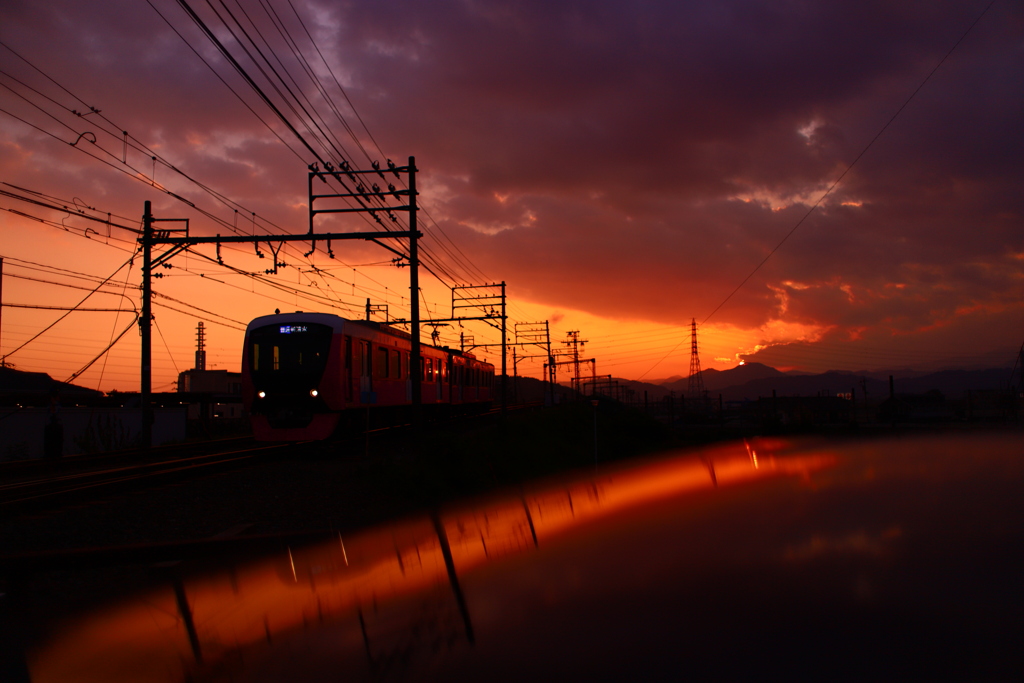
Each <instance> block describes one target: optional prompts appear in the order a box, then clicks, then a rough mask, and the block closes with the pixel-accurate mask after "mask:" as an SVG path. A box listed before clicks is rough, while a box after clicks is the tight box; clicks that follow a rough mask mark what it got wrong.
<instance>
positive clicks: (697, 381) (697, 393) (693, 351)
mask: <svg viewBox="0 0 1024 683" xmlns="http://www.w3.org/2000/svg"><path fill="white" fill-rule="evenodd" d="M686 394H687V398H689V399H690V400H691V401H693V402H694V405H697V404H698V403H699V402H700V401H703V400H704V378H703V377H702V376H701V372H700V356H699V355H697V319H696V318H691V319H690V383H689V386H688V387H687V392H686Z"/></svg>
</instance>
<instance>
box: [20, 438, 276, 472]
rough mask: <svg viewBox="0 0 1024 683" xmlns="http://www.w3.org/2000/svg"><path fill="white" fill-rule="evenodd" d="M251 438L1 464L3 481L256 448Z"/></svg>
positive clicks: (225, 439) (194, 442)
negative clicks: (249, 446) (251, 446)
mask: <svg viewBox="0 0 1024 683" xmlns="http://www.w3.org/2000/svg"><path fill="white" fill-rule="evenodd" d="M255 443H256V442H255V441H254V440H253V438H252V437H251V436H233V437H227V438H222V439H212V440H207V441H193V442H188V443H177V444H170V445H165V446H153V447H152V448H149V449H142V448H130V449H125V450H118V451H106V452H103V453H88V454H84V455H70V456H65V457H63V458H60V459H58V460H45V459H40V458H35V459H32V460H7V461H4V462H0V481H2V480H6V479H11V478H19V477H21V478H23V477H30V476H35V475H39V474H46V473H49V472H51V471H52V470H54V469H58V470H61V471H63V470H69V471H70V470H75V471H80V470H86V469H99V468H104V467H113V466H115V465H117V464H133V463H138V462H140V461H150V462H152V461H155V460H158V459H168V458H171V457H182V456H191V455H202V454H209V453H217V452H223V451H224V450H225V449H232V448H242V447H245V446H248V445H251V444H255Z"/></svg>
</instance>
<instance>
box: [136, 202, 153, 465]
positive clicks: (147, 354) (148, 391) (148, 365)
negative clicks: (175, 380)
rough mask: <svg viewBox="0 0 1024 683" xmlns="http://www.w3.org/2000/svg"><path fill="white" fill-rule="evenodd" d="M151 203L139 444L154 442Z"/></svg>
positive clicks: (145, 227)
mask: <svg viewBox="0 0 1024 683" xmlns="http://www.w3.org/2000/svg"><path fill="white" fill-rule="evenodd" d="M152 274H153V206H152V204H151V203H150V201H149V200H148V199H147V200H146V204H145V208H144V209H143V211H142V318H140V319H139V331H140V332H141V334H142V363H141V366H142V377H141V378H140V381H139V400H140V401H141V402H142V406H141V407H142V447H143V448H149V447H150V446H152V445H153V285H152V282H151V279H152Z"/></svg>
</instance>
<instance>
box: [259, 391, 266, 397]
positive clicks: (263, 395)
mask: <svg viewBox="0 0 1024 683" xmlns="http://www.w3.org/2000/svg"><path fill="white" fill-rule="evenodd" d="M256 395H257V396H259V397H260V398H266V397H267V392H265V391H260V392H257V394H256Z"/></svg>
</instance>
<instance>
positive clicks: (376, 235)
mask: <svg viewBox="0 0 1024 683" xmlns="http://www.w3.org/2000/svg"><path fill="white" fill-rule="evenodd" d="M412 237H415V238H417V239H419V238H420V237H423V233H421V232H419V231H415V232H413V231H410V230H402V231H397V230H395V231H391V230H377V231H374V232H321V233H305V234H295V233H284V234H281V235H216V236H213V237H191V236H190V237H154V238H153V239H152V241H151V244H171V245H184V246H191V245H193V244H232V243H252V242H256V243H259V242H310V241H316V242H326V241H328V240H330V241H332V242H333V241H335V240H368V241H370V242H376V241H377V240H379V239H410V238H412ZM403 256H405V255H404V254H403Z"/></svg>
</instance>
